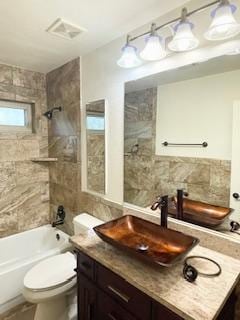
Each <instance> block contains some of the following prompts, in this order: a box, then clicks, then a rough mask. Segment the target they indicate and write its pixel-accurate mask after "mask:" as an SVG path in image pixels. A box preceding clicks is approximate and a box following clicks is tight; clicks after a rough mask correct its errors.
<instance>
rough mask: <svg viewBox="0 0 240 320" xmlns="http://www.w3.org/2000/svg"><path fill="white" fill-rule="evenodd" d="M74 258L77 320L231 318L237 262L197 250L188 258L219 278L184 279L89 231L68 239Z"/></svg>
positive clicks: (175, 270) (176, 271)
mask: <svg viewBox="0 0 240 320" xmlns="http://www.w3.org/2000/svg"><path fill="white" fill-rule="evenodd" d="M71 242H72V243H73V245H74V246H75V248H76V253H77V276H78V307H79V313H78V319H79V320H95V319H99V320H100V319H101V320H104V319H108V320H134V319H139V320H150V319H151V320H158V319H164V320H180V319H189V320H203V319H206V320H211V319H221V320H223V319H228V320H230V319H234V304H235V294H234V288H235V285H236V283H237V281H238V278H239V270H240V262H239V261H237V260H235V259H233V258H230V257H227V256H225V255H222V254H220V253H217V252H215V251H212V250H209V249H206V248H202V247H200V246H197V247H196V248H194V249H193V250H192V252H191V254H198V255H205V256H208V257H211V258H213V259H215V260H216V261H218V262H219V263H220V265H221V267H222V274H221V275H220V276H219V277H217V278H213V279H209V278H203V277H199V278H198V279H197V281H196V283H195V284H192V283H189V282H187V281H186V280H184V279H183V277H182V267H183V265H182V263H179V264H177V265H176V266H174V267H171V268H163V267H153V266H151V265H148V264H146V263H142V262H140V261H138V260H136V259H134V258H132V257H130V256H129V255H126V254H125V253H124V252H122V251H119V250H118V249H115V248H113V247H112V246H110V245H108V244H107V243H105V242H103V241H102V240H101V239H99V238H98V237H97V236H96V235H95V234H94V232H93V231H89V232H88V234H87V235H79V236H74V237H72V238H71Z"/></svg>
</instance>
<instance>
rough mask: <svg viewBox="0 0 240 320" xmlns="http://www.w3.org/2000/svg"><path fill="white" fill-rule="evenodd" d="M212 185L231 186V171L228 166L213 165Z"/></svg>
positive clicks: (211, 171)
mask: <svg viewBox="0 0 240 320" xmlns="http://www.w3.org/2000/svg"><path fill="white" fill-rule="evenodd" d="M210 173H211V180H210V185H211V187H217V188H218V187H220V188H226V186H230V180H231V171H230V168H229V167H228V166H211V170H210Z"/></svg>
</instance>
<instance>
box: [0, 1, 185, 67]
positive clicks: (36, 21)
mask: <svg viewBox="0 0 240 320" xmlns="http://www.w3.org/2000/svg"><path fill="white" fill-rule="evenodd" d="M186 2H188V1H187V0H171V1H166V0H118V1H117V0H115V1H114V0H101V1H100V0H0V12H1V20H0V61H1V62H3V63H6V64H13V65H17V66H21V67H25V68H28V69H31V70H36V71H41V72H48V71H50V70H52V69H54V68H56V67H58V66H60V65H62V64H63V63H65V62H67V61H69V60H71V59H73V58H75V57H77V56H81V55H84V54H86V53H88V52H91V51H92V50H94V49H96V48H98V47H100V46H102V45H104V44H106V43H108V42H110V41H112V40H113V39H116V38H118V37H120V36H121V35H124V34H126V33H127V32H129V31H131V30H134V29H136V28H138V27H140V26H142V25H144V24H145V23H148V22H149V21H151V20H153V19H156V18H157V17H159V16H161V15H164V14H165V13H166V12H168V11H171V10H172V9H174V8H176V7H179V6H182V5H183V4H184V3H186ZM57 18H63V19H65V20H67V21H68V22H71V23H73V24H76V25H79V26H81V27H83V28H86V29H87V30H88V32H86V33H84V34H82V35H80V36H79V37H77V38H75V39H74V40H72V41H69V40H66V39H63V38H58V37H56V36H53V35H51V34H48V33H47V32H46V31H45V30H46V29H47V28H48V27H49V26H50V25H51V24H52V23H53V22H54V21H55V20H56V19H57Z"/></svg>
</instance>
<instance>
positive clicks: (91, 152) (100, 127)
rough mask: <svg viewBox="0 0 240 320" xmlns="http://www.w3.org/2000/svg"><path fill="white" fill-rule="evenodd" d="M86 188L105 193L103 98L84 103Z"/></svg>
mask: <svg viewBox="0 0 240 320" xmlns="http://www.w3.org/2000/svg"><path fill="white" fill-rule="evenodd" d="M86 128H87V188H88V190H91V191H93V192H96V193H100V194H105V100H98V101H94V102H90V103H88V104H87V105H86Z"/></svg>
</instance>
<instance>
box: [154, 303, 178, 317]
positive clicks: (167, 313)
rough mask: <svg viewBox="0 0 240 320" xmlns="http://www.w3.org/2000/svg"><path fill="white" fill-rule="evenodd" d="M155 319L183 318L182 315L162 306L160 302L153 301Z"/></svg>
mask: <svg viewBox="0 0 240 320" xmlns="http://www.w3.org/2000/svg"><path fill="white" fill-rule="evenodd" d="M153 320H183V319H182V318H181V317H179V316H178V315H176V314H175V313H173V312H172V311H171V310H168V309H167V308H166V307H164V306H162V305H161V304H160V303H157V302H153Z"/></svg>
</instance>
